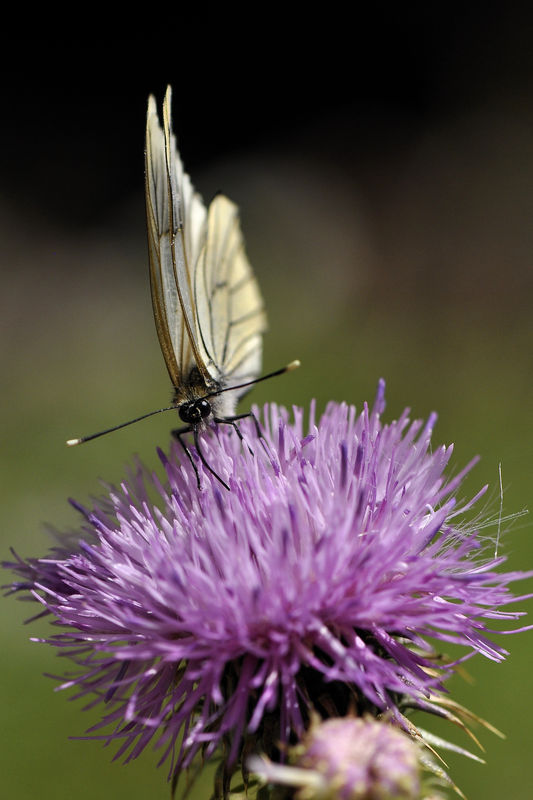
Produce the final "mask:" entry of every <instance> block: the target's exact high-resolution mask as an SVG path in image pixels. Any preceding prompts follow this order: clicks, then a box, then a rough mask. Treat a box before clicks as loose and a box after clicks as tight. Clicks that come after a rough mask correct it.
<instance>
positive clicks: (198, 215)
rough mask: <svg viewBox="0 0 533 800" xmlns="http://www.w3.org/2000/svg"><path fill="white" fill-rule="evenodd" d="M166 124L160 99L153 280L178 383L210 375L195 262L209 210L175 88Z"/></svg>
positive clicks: (150, 202) (150, 210)
mask: <svg viewBox="0 0 533 800" xmlns="http://www.w3.org/2000/svg"><path fill="white" fill-rule="evenodd" d="M163 119H164V129H162V128H161V126H160V123H159V118H158V115H157V110H156V106H155V100H154V98H153V97H151V98H150V99H149V102H148V115H147V124H146V209H147V223H148V246H149V256H150V283H151V288H152V302H153V308H154V316H155V322H156V328H157V333H158V337H159V342H160V344H161V349H162V351H163V356H164V358H165V362H166V365H167V368H168V371H169V374H170V377H171V380H172V382H173V384H174V386H175V387H176V388H179V387H181V386H183V384H184V383H185V382H186V380H187V376H188V375H189V374H190V373H191V370H192V369H193V368H194V367H196V368H197V369H198V371H199V373H200V374H201V375H202V376H203V377H204V378H207V377H208V373H207V370H206V367H205V363H204V359H203V358H202V355H201V353H200V351H199V350H198V345H197V335H196V330H197V319H196V309H195V306H194V301H193V282H194V265H195V263H196V261H197V259H198V254H199V252H200V251H201V249H202V245H203V242H204V240H205V219H206V210H205V207H204V205H203V203H202V201H201V199H200V196H199V195H198V194H197V193H196V192H195V191H194V189H193V187H192V185H191V182H190V179H189V177H188V175H185V174H184V172H183V167H182V164H181V160H180V158H179V155H178V153H177V150H176V146H175V140H174V136H173V134H172V131H171V128H170V89H169V90H167V94H166V97H165V103H164V115H163Z"/></svg>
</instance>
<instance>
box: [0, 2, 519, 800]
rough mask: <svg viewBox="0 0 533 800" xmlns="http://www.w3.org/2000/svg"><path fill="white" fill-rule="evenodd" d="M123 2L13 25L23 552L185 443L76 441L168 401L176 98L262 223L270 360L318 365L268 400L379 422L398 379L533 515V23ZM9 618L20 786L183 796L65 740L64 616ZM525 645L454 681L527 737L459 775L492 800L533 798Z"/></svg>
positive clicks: (515, 547)
mask: <svg viewBox="0 0 533 800" xmlns="http://www.w3.org/2000/svg"><path fill="white" fill-rule="evenodd" d="M110 11H111V9H107V10H105V13H104V11H103V10H98V9H94V8H90V9H89V8H84V9H77V10H75V9H71V10H70V14H74V13H76V14H79V18H77V19H74V17H72V16H69V14H68V13H67V12H65V14H64V16H62V17H59V15H58V16H57V18H56V16H55V14H54V13H53V12H52V11H51V10H50V9H48V8H46V9H42V10H41V12H40V13H41V16H40V17H36V16H35V15H32V16H31V18H30V15H29V14H27V16H26V18H22V13H25V12H24V11H23V12H22V13H21V15H20V19H19V18H17V19H16V20H13V21H6V26H5V32H4V37H5V40H6V41H5V45H6V46H5V48H4V55H3V64H2V75H1V79H0V80H1V82H2V102H3V108H4V112H5V113H4V115H3V124H2V129H1V138H2V141H1V142H0V145H1V146H0V175H1V184H0V212H1V213H0V237H1V238H0V241H1V245H2V246H1V251H0V269H1V271H2V292H1V300H0V302H1V306H0V375H1V378H0V380H1V381H2V392H1V396H2V400H3V403H2V419H3V423H4V424H3V426H2V470H3V473H4V474H3V479H2V484H1V485H2V510H3V520H4V525H3V530H2V542H3V557H6V556H7V554H8V548H9V546H11V545H13V546H15V547H16V549H17V550H18V551H19V552H20V553H21V555H23V556H29V555H36V556H37V555H41V554H44V553H45V551H46V550H47V548H48V546H49V542H50V540H49V538H48V535H47V533H46V532H45V530H44V529H43V525H42V523H43V522H46V521H50V522H52V523H53V524H54V525H57V526H58V527H59V528H65V527H68V526H69V525H73V524H76V519H75V516H74V514H73V513H72V512H71V510H70V509H69V507H68V506H67V504H66V498H67V497H68V496H75V497H77V498H78V499H80V500H81V501H84V500H86V499H87V497H88V496H89V495H90V494H94V493H98V491H99V488H98V482H97V479H98V477H102V478H105V479H108V480H120V477H121V476H122V474H123V466H124V464H125V463H126V462H128V461H130V460H131V455H132V453H133V452H138V453H139V454H140V455H141V456H142V458H143V459H144V460H145V461H146V462H147V463H149V464H150V465H155V454H154V450H155V446H156V445H162V446H165V445H166V443H167V441H168V429H169V427H170V420H169V418H168V416H167V417H166V418H164V417H159V418H158V417H156V418H153V419H151V420H148V421H146V422H144V423H140V424H139V425H138V426H134V427H133V428H129V429H126V430H124V431H121V432H118V433H117V434H115V435H114V436H110V437H107V438H106V439H103V440H101V441H100V442H98V443H93V444H88V445H87V446H86V447H85V448H79V449H76V450H69V449H67V448H66V447H64V444H63V442H64V440H65V439H67V438H70V437H72V436H77V435H81V434H84V433H91V432H93V431H95V430H98V429H101V428H103V427H107V426H108V425H111V424H113V423H116V422H120V421H123V420H126V419H129V418H131V417H133V416H136V415H137V414H139V413H142V412H143V411H145V410H146V411H147V410H150V409H152V408H156V407H159V406H161V405H162V404H163V403H166V401H167V399H168V397H169V387H168V378H167V374H166V370H165V367H164V364H163V360H162V358H161V355H160V353H159V348H158V344H157V339H156V336H155V331H154V326H153V321H152V315H151V306H150V299H149V289H148V276H147V256H146V242H145V229H144V226H145V223H144V197H143V139H144V118H145V112H146V99H147V96H148V94H149V93H150V92H153V93H155V94H156V96H157V97H158V100H159V101H161V100H162V98H163V94H164V91H165V87H166V84H167V83H170V84H172V86H173V111H174V113H173V116H174V128H175V131H176V133H177V136H178V140H179V144H180V150H181V154H182V157H183V159H184V161H185V165H186V168H187V170H188V171H189V172H190V173H191V175H192V177H193V181H194V183H195V185H196V186H197V188H198V189H199V190H200V191H201V192H202V193H203V195H204V197H205V198H206V200H209V199H210V198H211V197H212V195H213V194H214V193H215V192H216V191H218V190H223V191H224V192H225V193H227V194H228V195H229V196H230V197H231V198H232V199H233V200H235V201H236V202H237V203H238V204H239V206H240V208H241V216H242V224H243V229H244V234H245V239H246V242H247V249H248V254H249V256H250V260H251V262H252V263H253V265H254V268H255V270H256V272H257V275H258V279H259V281H260V284H261V286H262V289H263V292H264V295H265V301H266V305H267V309H268V311H269V317H270V331H269V333H268V334H267V336H266V337H265V369H275V368H276V367H278V366H280V365H282V364H283V363H286V362H287V361H290V360H291V359H293V358H296V357H299V358H300V359H301V360H302V364H303V366H302V369H301V370H300V371H299V372H297V373H293V374H291V375H287V376H285V377H284V378H280V379H277V380H276V381H275V382H272V383H270V382H267V383H265V384H261V385H260V386H258V387H257V389H256V390H255V391H254V394H253V395H252V399H253V400H254V401H255V402H263V401H266V400H270V399H274V400H277V401H279V402H283V403H286V404H291V403H296V404H302V405H307V403H308V402H309V400H310V398H311V397H316V398H317V399H318V402H319V405H320V406H321V407H323V405H324V403H325V402H327V400H329V399H336V400H347V401H349V402H353V403H355V404H356V405H357V406H358V407H361V404H362V402H363V401H364V400H367V399H369V400H370V399H372V397H373V395H374V391H375V386H376V383H377V380H378V378H379V377H380V376H383V377H385V379H386V380H387V385H388V409H387V415H386V419H387V420H389V419H393V418H396V417H397V416H398V415H399V414H400V413H401V411H402V410H403V408H404V406H405V405H409V406H411V407H412V409H413V415H414V416H417V417H418V416H427V414H428V413H429V412H430V411H431V410H433V409H436V410H437V411H438V412H439V424H438V426H437V430H436V434H435V446H436V445H438V444H440V443H442V442H445V443H449V442H451V441H454V442H456V456H455V462H454V463H455V470H457V469H459V468H460V467H461V466H463V465H464V464H465V463H466V462H467V461H468V460H469V459H470V457H471V456H472V455H474V454H476V453H480V454H481V455H482V462H481V464H480V466H478V467H477V468H476V470H475V472H474V474H473V475H472V476H471V477H470V478H469V479H468V480H467V483H466V486H465V493H467V494H473V493H474V492H475V491H476V489H477V488H478V487H479V486H480V485H482V484H483V483H485V482H489V483H490V484H491V487H492V493H491V494H490V498H491V500H490V502H489V503H488V505H487V507H486V508H485V509H484V513H485V516H486V517H492V518H494V517H495V516H497V515H498V512H499V487H498V464H499V463H501V464H502V473H503V484H504V509H503V510H504V515H509V514H512V513H513V512H519V511H521V510H522V509H523V508H524V507H527V506H528V504H529V505H531V488H532V477H533V468H532V466H531V463H532V459H531V454H532V450H533V434H532V431H531V423H530V414H531V407H532V399H533V363H532V344H533V330H532V324H531V311H530V309H531V306H532V300H533V270H532V268H531V267H532V258H533V235H532V225H531V217H532V211H533V92H532V89H533V86H532V84H533V48H532V47H531V42H532V41H533V9H532V8H528V7H527V6H526V5H525V4H524V5H523V6H522V5H519V4H512V3H511V4H506V5H505V6H504V4H488V5H485V6H483V8H480V7H479V6H476V7H474V4H465V5H464V6H459V5H458V6H457V7H455V6H454V5H453V4H446V5H445V4H440V3H437V4H431V6H430V7H429V4H428V7H426V6H425V5H422V4H418V3H412V4H405V5H400V4H391V5H389V4H386V3H383V4H374V5H372V7H371V9H368V8H365V7H363V6H359V5H357V4H355V5H353V6H351V7H350V11H348V10H346V11H343V10H341V9H340V8H336V7H331V8H330V7H327V6H323V7H320V8H317V9H316V10H315V11H311V10H310V9H307V8H305V9H302V10H300V11H297V12H296V11H295V10H293V9H292V8H290V7H289V6H285V7H282V8H274V7H257V8H252V7H250V8H249V9H248V10H246V11H243V12H242V13H239V12H237V11H236V10H233V9H227V8H224V9H222V8H218V9H217V10H213V9H211V8H210V7H208V6H205V7H202V8H200V9H199V10H198V11H191V10H190V9H188V8H182V7H179V6H174V7H172V8H167V7H163V8H160V7H155V6H154V7H153V8H152V7H150V8H145V9H142V10H138V11H134V10H132V9H131V10H130V9H128V11H127V12H126V11H124V12H123V18H122V19H121V20H120V22H119V24H118V25H116V24H115V23H112V21H111V19H110ZM291 13H292V14H294V15H295V16H293V17H291V16H290V14H291ZM506 527H509V526H508V525H504V528H506ZM530 531H531V529H530V524H529V522H528V519H527V517H525V518H524V517H523V518H519V519H518V520H516V521H515V524H514V526H513V529H512V531H510V532H509V533H507V534H505V535H504V536H503V542H502V545H501V548H500V549H501V550H502V551H503V552H505V553H507V554H508V555H509V564H510V568H514V569H527V568H528V567H531V565H532V564H533V547H532V545H531V542H530V539H531V534H530ZM486 535H487V536H488V537H494V536H495V535H496V527H495V526H492V527H487V528H486ZM524 591H525V589H524ZM523 605H527V604H523ZM2 609H3V612H2V613H1V614H0V618H1V621H2V627H3V636H4V641H5V643H6V644H5V654H6V656H5V657H4V659H3V670H4V671H5V674H4V675H3V681H2V686H3V691H4V693H5V696H4V698H3V704H2V707H3V709H4V716H5V724H4V725H3V726H2V730H3V732H4V741H3V742H2V748H1V752H2V754H3V755H2V758H3V759H5V762H4V764H2V774H3V782H4V785H5V787H6V793H9V794H10V796H13V797H16V798H17V800H19V799H20V800H26V798H32V800H33V798H34V797H35V796H40V797H42V798H48V797H54V798H59V799H61V798H67V797H68V798H70V797H71V796H72V791H73V788H75V791H76V796H77V797H78V798H79V800H83V799H84V798H85V797H87V798H89V797H91V798H93V797H94V796H102V797H106V796H110V797H111V796H112V797H115V798H120V797H124V798H126V797H127V798H128V800H135V798H137V797H138V798H141V797H143V798H144V797H146V796H147V795H149V796H151V797H168V792H169V790H168V787H167V785H166V784H165V782H164V780H165V773H164V771H159V772H156V771H155V768H154V763H155V758H154V757H152V756H150V755H148V754H145V755H144V756H143V757H142V758H141V759H140V760H139V762H138V763H136V764H134V765H130V766H129V767H128V768H121V767H119V766H117V765H110V764H109V760H110V757H111V752H110V751H108V750H106V751H103V752H102V750H101V748H100V746H99V745H98V744H94V743H86V742H72V741H69V740H68V736H69V735H80V734H82V733H83V731H84V730H85V728H86V727H88V726H89V724H90V722H91V721H92V720H93V717H91V715H90V714H88V713H86V714H83V713H82V711H81V709H80V705H79V704H76V703H68V702H67V699H66V697H65V696H64V695H61V694H60V695H59V696H56V695H54V693H53V691H52V689H53V686H54V684H53V683H52V682H51V681H50V680H48V679H46V678H44V677H42V673H43V672H60V671H62V670H61V666H62V665H61V663H58V659H57V657H56V656H55V655H54V654H53V653H52V652H50V653H49V652H48V650H47V648H46V647H39V645H37V644H32V643H29V642H28V637H29V636H30V635H34V636H35V635H45V634H46V632H47V630H48V628H47V626H46V625H44V624H32V625H30V626H28V627H27V628H26V629H24V628H23V627H22V624H21V623H22V621H23V620H24V619H25V618H26V617H27V616H28V613H27V608H26V607H24V606H21V605H19V604H16V603H15V602H14V601H13V600H12V599H7V600H4V601H3V606H2ZM505 643H506V644H507V643H508V647H509V650H510V651H511V656H510V658H509V659H508V661H507V662H506V663H505V664H503V665H495V664H491V663H487V662H485V661H484V660H481V658H480V659H478V660H474V661H472V662H470V663H469V673H470V676H471V679H472V683H471V684H469V683H468V682H467V681H465V680H464V679H463V678H460V679H459V678H458V679H456V680H455V681H454V683H453V684H452V689H453V692H454V696H455V697H457V698H458V699H460V700H461V701H463V702H464V703H466V704H467V705H468V706H469V707H471V708H472V709H473V710H474V711H476V712H477V713H479V714H480V715H481V716H482V717H486V718H488V719H489V720H490V721H491V722H493V723H494V724H495V725H497V726H498V727H499V728H501V729H502V730H503V731H504V732H505V733H506V735H507V740H505V741H501V740H499V739H497V738H496V737H494V736H492V735H491V734H488V733H486V732H484V731H483V730H478V731H477V733H478V735H479V736H480V738H481V740H482V742H483V744H484V746H485V747H486V748H487V756H486V757H487V761H488V763H487V765H486V766H481V765H479V764H475V763H470V762H465V760H464V759H457V758H455V759H453V761H452V760H451V759H450V762H451V769H452V771H453V775H454V776H455V778H456V779H457V781H458V783H459V785H460V786H461V787H462V788H463V790H464V791H465V793H466V794H467V795H468V796H469V797H470V798H477V797H484V798H487V800H490V798H501V797H502V796H503V795H504V793H505V794H507V795H509V796H512V797H514V798H517V799H518V800H520V798H529V797H530V796H531V785H530V782H528V778H525V777H524V776H525V775H528V762H527V761H526V759H527V758H528V757H529V750H530V740H531V722H530V719H531V713H532V710H533V709H532V701H531V699H530V695H531V692H530V680H531V679H530V674H531V669H530V668H531V634H528V633H525V634H521V635H519V636H517V637H516V638H513V637H508V638H507V639H506V640H505ZM440 732H441V733H444V734H445V735H448V736H449V737H450V738H454V739H455V740H457V741H458V743H460V744H461V745H462V746H465V747H470V745H469V743H468V741H467V739H466V737H464V736H463V735H462V734H461V732H460V731H448V732H446V731H440ZM199 796H202V795H201V791H200V793H199Z"/></svg>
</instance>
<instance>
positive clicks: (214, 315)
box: [146, 87, 266, 408]
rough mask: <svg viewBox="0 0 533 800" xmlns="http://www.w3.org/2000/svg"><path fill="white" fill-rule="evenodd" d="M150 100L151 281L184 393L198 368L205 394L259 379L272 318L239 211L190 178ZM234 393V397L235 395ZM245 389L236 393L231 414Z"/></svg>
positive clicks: (166, 113)
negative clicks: (202, 191)
mask: <svg viewBox="0 0 533 800" xmlns="http://www.w3.org/2000/svg"><path fill="white" fill-rule="evenodd" d="M170 98H171V93H170V87H169V88H168V89H167V93H166V96H165V101H164V104H163V128H161V125H160V123H159V118H158V115H157V109H156V105H155V100H154V98H153V97H150V99H149V102H148V115H147V126H146V208H147V218H148V245H149V254H150V283H151V287H152V302H153V308H154V316H155V322H156V328H157V333H158V337H159V342H160V344H161V349H162V351H163V355H164V358H165V362H166V364H167V368H168V371H169V374H170V377H171V380H172V382H173V384H174V386H175V387H176V389H177V390H178V391H180V389H183V388H184V387H185V386H186V385H187V383H188V381H190V375H191V371H192V370H194V368H195V367H196V369H197V371H198V373H199V374H200V376H201V378H202V379H203V383H204V384H205V388H211V387H212V386H213V382H215V383H216V384H217V385H220V386H221V387H226V386H228V385H229V386H231V383H242V382H244V381H246V380H253V379H254V378H256V377H257V376H258V374H259V371H260V369H261V348H262V333H263V332H264V330H265V328H266V316H265V312H264V310H263V302H262V299H261V294H260V292H259V287H258V285H257V282H256V280H255V278H254V275H253V272H252V268H251V266H250V264H249V262H248V259H247V257H246V254H245V252H244V243H243V237H242V233H241V229H240V223H239V217H238V210H237V207H236V206H235V205H234V204H233V203H232V202H231V201H230V200H228V199H227V198H226V197H224V196H223V195H218V196H217V197H215V199H214V200H213V202H212V203H211V205H210V206H209V211H208V212H207V211H206V208H205V206H204V204H203V202H202V200H201V198H200V196H199V194H198V193H197V192H195V190H194V188H193V186H192V184H191V181H190V178H189V176H188V175H187V174H186V173H185V172H184V170H183V165H182V163H181V160H180V157H179V154H178V152H177V149H176V143H175V139H174V135H173V134H172V129H171V124H170ZM231 394H233V393H231ZM240 394H242V391H240V392H236V393H235V396H234V398H233V399H232V398H230V394H228V395H227V397H226V399H227V401H228V403H225V406H226V408H230V407H231V406H232V405H234V403H233V400H236V399H237V398H238V396H239V395H240Z"/></svg>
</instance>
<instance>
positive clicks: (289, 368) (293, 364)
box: [285, 358, 301, 372]
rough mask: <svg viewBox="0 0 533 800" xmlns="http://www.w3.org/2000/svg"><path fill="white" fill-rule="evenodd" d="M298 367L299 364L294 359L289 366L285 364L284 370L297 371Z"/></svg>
mask: <svg viewBox="0 0 533 800" xmlns="http://www.w3.org/2000/svg"><path fill="white" fill-rule="evenodd" d="M298 367H301V362H300V361H299V360H298V359H297V358H296V359H295V360H294V361H291V363H290V364H287V366H286V367H285V369H286V370H287V372H292V371H293V369H298Z"/></svg>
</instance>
